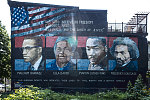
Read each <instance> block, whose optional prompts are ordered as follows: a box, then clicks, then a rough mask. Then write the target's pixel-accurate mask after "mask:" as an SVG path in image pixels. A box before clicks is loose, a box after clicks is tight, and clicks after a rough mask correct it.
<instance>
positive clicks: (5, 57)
mask: <svg viewBox="0 0 150 100" xmlns="http://www.w3.org/2000/svg"><path fill="white" fill-rule="evenodd" d="M10 48H11V46H10V38H9V36H8V34H7V31H6V29H5V26H3V25H2V23H1V21H0V78H2V79H3V78H4V77H5V78H10V74H11V63H10V61H11V60H10V59H11V51H10Z"/></svg>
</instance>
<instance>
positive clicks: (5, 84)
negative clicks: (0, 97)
mask: <svg viewBox="0 0 150 100" xmlns="http://www.w3.org/2000/svg"><path fill="white" fill-rule="evenodd" d="M5 92H6V77H5Z"/></svg>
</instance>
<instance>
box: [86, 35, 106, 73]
mask: <svg viewBox="0 0 150 100" xmlns="http://www.w3.org/2000/svg"><path fill="white" fill-rule="evenodd" d="M86 53H87V56H88V59H89V61H90V64H89V67H88V70H101V71H104V70H106V69H107V68H106V66H107V47H106V39H105V38H104V37H89V38H88V39H87V41H86Z"/></svg>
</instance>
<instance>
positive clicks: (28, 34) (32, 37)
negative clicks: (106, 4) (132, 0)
mask: <svg viewBox="0 0 150 100" xmlns="http://www.w3.org/2000/svg"><path fill="white" fill-rule="evenodd" d="M9 5H10V10H11V24H12V33H11V37H12V38H11V43H12V88H19V87H26V86H27V85H34V86H38V87H44V88H47V87H51V88H52V89H56V90H57V89H76V88H78V89H97V90H99V89H100V88H105V89H107V88H114V87H116V88H126V85H127V83H128V81H129V80H130V81H131V82H133V83H134V80H135V79H136V77H137V75H138V74H142V75H143V76H145V72H146V71H147V63H146V62H144V61H147V58H146V57H147V55H146V52H147V51H146V49H143V48H147V46H146V45H147V44H146V43H147V40H146V38H144V37H141V36H138V35H137V36H136V35H135V36H130V35H128V36H126V35H114V36H113V35H109V34H107V10H80V9H78V7H69V6H58V5H48V4H34V3H24V2H14V1H9Z"/></svg>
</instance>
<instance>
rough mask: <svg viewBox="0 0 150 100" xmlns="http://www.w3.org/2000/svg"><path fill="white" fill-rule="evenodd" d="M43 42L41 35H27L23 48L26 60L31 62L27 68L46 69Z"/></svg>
mask: <svg viewBox="0 0 150 100" xmlns="http://www.w3.org/2000/svg"><path fill="white" fill-rule="evenodd" d="M42 47H43V42H42V39H41V37H25V38H24V41H23V44H22V50H23V58H24V61H25V62H30V66H29V67H28V69H27V70H34V71H36V70H44V60H43V56H42Z"/></svg>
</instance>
